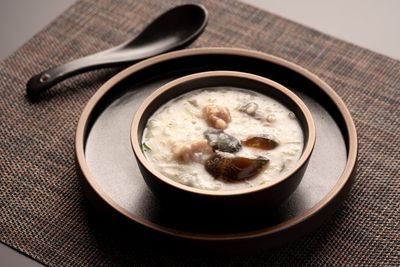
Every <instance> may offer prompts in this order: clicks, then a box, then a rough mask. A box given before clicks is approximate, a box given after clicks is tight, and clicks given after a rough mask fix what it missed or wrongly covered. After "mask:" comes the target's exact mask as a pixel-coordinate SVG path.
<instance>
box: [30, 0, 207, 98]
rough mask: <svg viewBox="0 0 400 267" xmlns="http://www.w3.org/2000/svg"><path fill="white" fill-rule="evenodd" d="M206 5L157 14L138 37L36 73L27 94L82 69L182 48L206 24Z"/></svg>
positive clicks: (196, 35) (51, 84)
mask: <svg viewBox="0 0 400 267" xmlns="http://www.w3.org/2000/svg"><path fill="white" fill-rule="evenodd" d="M207 20H208V13H207V10H206V9H205V7H203V6H202V5H197V4H186V5H181V6H177V7H174V8H172V9H170V10H168V11H166V12H165V13H164V14H162V15H161V16H159V17H158V18H156V19H155V20H154V21H153V22H152V23H150V24H149V25H148V26H147V28H145V29H144V30H143V32H142V33H140V34H139V35H138V36H136V37H135V38H133V39H131V40H128V41H127V42H125V43H123V44H121V45H119V46H116V47H113V48H110V49H107V50H105V51H102V52H99V53H96V54H93V55H89V56H86V57H83V58H80V59H76V60H74V61H71V62H69V63H66V64H63V65H59V66H56V67H54V68H51V69H48V70H46V71H44V72H41V73H39V74H37V75H35V76H33V77H32V78H31V79H30V80H29V81H28V83H27V84H26V93H27V95H28V97H35V96H37V95H39V94H40V93H41V92H43V91H45V90H47V89H48V88H50V87H52V86H53V85H55V84H57V83H59V82H61V81H63V80H65V79H67V78H69V77H71V76H74V75H77V74H80V73H83V72H86V71H90V70H94V69H100V68H106V67H116V66H124V65H127V64H132V63H135V62H137V61H139V60H143V59H145V58H148V57H152V56H155V55H158V54H161V53H164V52H168V51H171V50H175V49H178V48H182V47H184V46H186V45H188V44H190V43H191V42H193V41H194V40H195V39H196V38H197V37H198V36H199V35H200V34H201V32H202V31H203V30H204V28H205V26H206V25H207Z"/></svg>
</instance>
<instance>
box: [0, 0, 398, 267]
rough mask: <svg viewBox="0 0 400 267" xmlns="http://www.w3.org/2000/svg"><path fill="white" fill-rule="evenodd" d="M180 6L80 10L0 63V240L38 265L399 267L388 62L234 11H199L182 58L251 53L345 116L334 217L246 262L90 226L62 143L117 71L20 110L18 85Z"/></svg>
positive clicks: (68, 149) (139, 0)
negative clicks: (299, 72) (348, 164)
mask: <svg viewBox="0 0 400 267" xmlns="http://www.w3.org/2000/svg"><path fill="white" fill-rule="evenodd" d="M181 2H182V1H172V0H170V1H156V0H149V1H147V0H146V1H144V0H117V1H114V0H113V1H111V0H81V1H78V2H77V3H76V4H75V5H73V6H72V7H71V8H69V9H68V10H67V11H66V12H64V13H63V14H62V15H61V16H60V17H59V18H58V19H56V20H55V21H54V22H53V23H51V24H50V25H49V26H48V27H46V28H45V29H44V30H43V31H42V32H40V33H39V34H37V35H36V36H35V37H34V38H32V39H31V40H30V41H29V42H28V43H26V44H25V45H24V46H23V47H21V48H20V49H19V50H18V51H16V52H15V53H14V54H13V55H12V56H11V57H9V58H8V59H6V60H5V61H3V62H2V63H1V64H0V122H1V127H0V136H1V138H0V240H1V241H2V242H4V243H6V244H8V245H10V246H12V247H14V248H16V249H18V250H19V251H21V252H23V253H26V254H27V255H29V256H31V257H33V258H35V259H37V260H39V261H40V262H42V263H44V264H47V265H50V266H112V265H115V266H119V265H130V266H132V265H133V266H143V265H146V266H147V265H150V266H153V265H162V266H176V265H181V266H193V265H205V266H216V265H218V266H219V265H228V266H233V265H235V266H236V265H238V266H258V265H282V266H291V265H304V266H316V265H326V266H367V265H370V266H399V265H400V204H399V203H400V180H399V178H400V167H399V166H400V142H399V138H398V136H399V130H400V127H399V126H400V112H399V111H400V62H399V61H396V60H393V59H390V58H388V57H385V56H382V55H379V54H376V53H373V52H371V51H368V50H366V49H362V48H359V47H356V46H354V45H352V44H349V43H345V42H343V41H340V40H337V39H334V38H332V37H329V36H327V35H324V34H321V33H319V32H317V31H314V30H311V29H309V28H306V27H304V26H301V25H299V24H296V23H293V22H290V21H287V20H285V19H283V18H280V17H278V16H275V15H272V14H270V13H267V12H264V11H261V10H258V9H256V8H254V7H250V6H247V5H245V4H242V3H239V2H236V1H228V0H221V1H212V0H209V1H201V2H202V3H204V5H205V6H206V7H207V9H208V10H209V12H210V21H209V25H208V26H207V29H206V31H205V32H204V33H203V35H202V36H201V37H200V38H199V39H198V40H197V41H196V42H195V43H194V44H193V45H192V46H193V47H207V46H230V47H241V48H251V49H255V50H259V51H262V52H266V53H270V54H273V55H276V56H280V57H282V58H285V59H288V60H290V61H293V62H295V63H297V64H299V65H301V66H303V67H305V68H306V69H308V70H310V71H312V72H313V73H315V74H317V75H318V76H320V77H321V78H322V79H323V80H325V81H326V82H327V83H328V84H329V85H331V86H332V87H333V88H334V89H335V90H336V91H337V92H338V94H339V95H340V96H341V97H342V98H343V100H344V101H345V102H346V104H347V105H348V107H349V109H350V111H351V114H352V115H353V117H354V120H355V123H356V126H357V130H358V135H359V144H360V150H359V171H358V175H357V177H356V181H355V184H354V187H353V190H352V192H351V194H350V196H349V197H348V199H347V200H346V202H345V203H344V205H343V207H342V209H341V210H340V211H338V212H337V213H336V214H335V216H334V217H333V218H332V219H331V220H330V221H328V222H326V223H325V224H324V225H323V226H322V227H320V228H319V230H317V231H316V232H315V233H313V234H311V235H309V236H308V237H305V238H303V239H301V240H299V241H297V242H295V243H294V244H291V245H290V246H286V247H283V248H280V249H276V250H273V251H271V252H269V253H265V254H263V255H255V256H251V257H240V256H235V257H229V258H226V257H211V258H203V257H201V256H190V255H179V254H178V255H169V254H168V253H163V252H162V251H154V250H152V248H151V244H146V243H143V244H142V243H140V242H141V241H140V240H141V239H139V237H138V240H139V241H140V242H139V243H138V242H135V241H137V240H134V239H133V240H131V239H127V238H125V239H124V238H116V237H113V235H112V234H111V232H109V231H104V229H102V230H100V229H99V228H98V227H96V223H94V222H93V220H91V219H90V214H88V210H89V209H90V208H89V207H88V204H87V203H86V200H85V198H84V196H83V194H82V192H81V185H80V182H79V179H78V176H77V175H76V172H75V162H74V135H75V129H76V126H77V121H78V119H79V115H80V113H81V111H82V109H83V107H84V105H85V103H86V102H87V101H88V100H89V98H90V96H91V95H92V94H93V93H94V92H95V91H96V90H97V89H98V88H99V86H100V85H101V84H102V83H103V82H104V81H106V80H107V79H109V78H110V77H111V76H112V75H113V74H115V73H116V72H117V70H115V69H114V70H102V71H95V72H90V73H87V74H83V75H80V76H79V77H76V78H73V79H70V80H68V81H65V82H64V83H62V84H60V85H58V86H56V87H54V88H52V90H51V91H49V92H48V93H46V94H45V95H44V96H43V97H42V99H41V100H40V101H38V102H36V103H31V102H29V101H28V100H27V99H26V98H25V96H24V94H25V84H26V81H27V80H28V78H29V77H30V76H32V75H33V74H35V73H37V72H39V71H41V70H43V69H46V68H48V67H50V66H53V65H55V64H59V63H63V62H66V61H69V60H71V59H73V58H78V57H81V56H84V55H87V54H91V53H93V52H96V51H100V50H102V49H105V48H108V47H111V46H114V45H116V44H119V43H121V42H122V41H124V40H126V39H127V38H129V37H130V36H132V35H134V34H136V33H138V32H140V30H141V29H143V27H144V26H145V25H146V24H147V23H148V22H149V21H150V20H151V19H152V18H154V17H155V16H157V14H159V13H160V12H161V11H163V10H166V9H167V8H169V7H171V6H172V5H176V4H178V3H181Z"/></svg>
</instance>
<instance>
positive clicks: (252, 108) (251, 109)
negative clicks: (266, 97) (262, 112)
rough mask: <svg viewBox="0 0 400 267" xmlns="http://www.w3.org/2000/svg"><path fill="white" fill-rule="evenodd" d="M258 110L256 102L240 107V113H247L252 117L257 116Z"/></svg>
mask: <svg viewBox="0 0 400 267" xmlns="http://www.w3.org/2000/svg"><path fill="white" fill-rule="evenodd" d="M257 109H258V104H257V103H255V102H249V103H247V104H244V105H243V106H240V107H239V111H241V112H244V113H246V114H247V115H250V116H255V115H256V112H257Z"/></svg>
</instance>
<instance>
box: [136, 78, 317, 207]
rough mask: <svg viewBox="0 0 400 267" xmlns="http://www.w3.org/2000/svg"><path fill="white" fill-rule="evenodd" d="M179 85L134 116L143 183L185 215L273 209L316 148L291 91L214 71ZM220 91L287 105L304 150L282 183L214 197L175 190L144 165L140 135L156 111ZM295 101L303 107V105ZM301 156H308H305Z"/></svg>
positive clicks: (202, 192) (307, 118)
mask: <svg viewBox="0 0 400 267" xmlns="http://www.w3.org/2000/svg"><path fill="white" fill-rule="evenodd" d="M178 80H179V81H177V80H175V81H173V82H170V83H169V84H167V85H165V86H163V87H161V88H160V89H158V90H156V91H155V92H154V93H153V94H152V95H150V96H149V97H148V98H147V99H146V101H145V102H144V103H143V104H142V106H141V107H140V108H139V110H138V111H137V114H136V115H135V118H134V121H133V124H132V129H131V130H132V132H131V142H132V147H133V150H134V154H135V157H136V159H137V162H138V165H139V169H140V171H141V173H142V175H143V177H144V180H145V182H146V184H147V185H148V186H149V188H150V189H151V190H152V192H153V193H154V194H155V195H156V196H157V197H159V198H160V199H161V200H162V201H166V202H169V203H171V205H174V207H178V208H179V207H182V209H185V210H187V208H188V206H189V207H190V208H191V209H196V210H203V209H204V210H214V211H218V210H221V209H223V210H226V211H229V212H250V213H252V212H254V211H259V210H260V209H272V208H274V207H277V206H278V205H280V204H281V203H282V202H284V201H285V200H286V199H287V198H288V197H289V196H290V195H291V194H292V193H293V192H294V190H295V189H296V188H297V186H298V185H299V183H300V181H301V179H302V177H303V174H304V171H305V169H306V167H307V163H308V160H309V158H310V156H311V152H312V149H313V146H314V143H315V127H314V124H313V122H312V118H311V113H310V112H309V111H308V109H307V108H306V107H305V105H304V103H302V101H301V100H300V99H298V98H297V96H295V95H294V94H293V93H288V92H286V91H284V90H287V91H289V90H288V89H286V88H284V87H283V86H281V85H278V84H276V83H275V82H273V81H270V80H267V79H265V78H262V77H259V76H256V75H252V74H247V73H240V72H231V71H212V72H206V73H199V74H194V75H189V76H186V77H183V78H181V79H178ZM266 81H267V82H268V83H266ZM218 86H231V87H238V88H245V89H249V90H253V91H256V92H259V93H262V94H264V95H268V96H270V97H272V98H274V99H277V100H278V101H280V102H281V103H282V104H284V105H286V106H287V107H288V108H289V109H290V110H292V111H293V112H294V113H295V114H296V116H297V118H298V119H299V121H300V124H301V126H302V129H303V133H304V148H305V149H304V150H303V155H302V157H301V158H300V160H299V162H300V161H301V160H302V163H301V164H298V166H297V168H295V170H294V171H293V172H292V173H290V172H289V173H288V175H287V176H286V177H285V178H283V179H280V180H279V181H278V182H276V183H273V184H272V185H271V186H265V187H261V188H260V189H259V190H253V191H249V190H247V191H243V192H241V191H236V190H235V191H234V192H229V191H224V193H222V194H218V193H213V191H207V190H196V189H195V190H193V189H192V188H190V187H188V186H184V185H181V184H179V185H177V183H176V182H171V181H172V180H171V179H170V178H167V177H163V176H162V175H161V174H160V173H159V172H157V171H155V169H154V167H152V165H151V163H148V162H147V160H146V159H145V158H144V154H143V152H142V150H141V148H140V147H141V146H140V145H139V144H141V143H142V142H141V138H142V134H143V131H144V128H145V126H146V123H147V120H148V119H149V117H150V116H151V115H152V114H153V113H154V112H155V111H156V110H157V109H158V108H159V107H160V106H162V105H163V104H165V103H166V102H168V101H169V100H171V99H173V98H175V97H177V96H179V95H182V94H184V93H187V92H189V91H193V90H196V89H200V88H207V87H218ZM278 86H279V87H282V88H284V90H282V89H280V90H277V88H276V87H278ZM299 102H300V103H301V104H302V105H301V106H300V105H299ZM306 113H307V115H306ZM304 154H307V155H305V156H304ZM289 174H290V175H289ZM225 192H228V193H225Z"/></svg>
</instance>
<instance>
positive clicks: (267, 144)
mask: <svg viewBox="0 0 400 267" xmlns="http://www.w3.org/2000/svg"><path fill="white" fill-rule="evenodd" d="M240 143H241V144H242V145H243V146H247V147H253V148H258V149H263V150H271V149H274V148H275V147H277V146H278V145H279V143H278V142H277V141H275V140H274V139H272V138H270V137H269V136H253V137H249V138H247V139H244V140H240Z"/></svg>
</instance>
